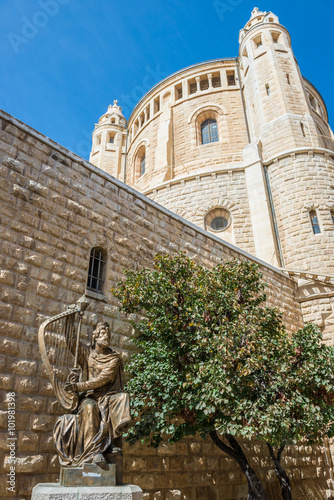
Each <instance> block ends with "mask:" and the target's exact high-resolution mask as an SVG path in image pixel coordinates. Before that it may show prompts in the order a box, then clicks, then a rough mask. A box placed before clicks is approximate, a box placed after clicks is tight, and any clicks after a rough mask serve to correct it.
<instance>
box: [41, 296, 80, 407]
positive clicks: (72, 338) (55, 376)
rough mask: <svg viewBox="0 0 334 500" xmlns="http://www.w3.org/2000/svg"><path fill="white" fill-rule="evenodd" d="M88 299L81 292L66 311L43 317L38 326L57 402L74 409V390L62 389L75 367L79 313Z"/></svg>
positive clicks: (46, 365) (75, 403)
mask: <svg viewBox="0 0 334 500" xmlns="http://www.w3.org/2000/svg"><path fill="white" fill-rule="evenodd" d="M88 304H89V302H88V301H87V300H86V298H85V297H84V296H83V297H81V299H79V300H78V302H77V303H76V304H72V305H70V306H68V307H67V309H66V311H64V312H63V313H60V314H58V315H57V316H54V317H52V318H50V319H47V320H46V321H44V322H43V323H42V324H41V326H40V327H39V330H38V344H39V350H40V353H41V357H42V361H43V364H44V366H45V370H46V374H47V376H48V378H49V380H50V382H51V384H52V388H53V390H54V393H55V395H56V398H57V399H58V401H59V403H60V404H61V406H62V407H63V408H64V409H65V410H66V411H67V412H71V413H73V412H75V410H76V409H77V407H78V403H79V397H78V394H75V393H73V392H70V391H68V390H66V389H65V387H64V385H65V383H66V382H69V381H70V375H71V371H72V370H73V368H78V352H79V342H80V332H81V322H82V316H83V313H84V311H85V309H87V306H88Z"/></svg>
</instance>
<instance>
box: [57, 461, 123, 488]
mask: <svg viewBox="0 0 334 500" xmlns="http://www.w3.org/2000/svg"><path fill="white" fill-rule="evenodd" d="M59 483H60V485H61V486H116V465H115V464H105V465H101V466H100V465H97V464H83V466H82V467H61V468H60V479H59Z"/></svg>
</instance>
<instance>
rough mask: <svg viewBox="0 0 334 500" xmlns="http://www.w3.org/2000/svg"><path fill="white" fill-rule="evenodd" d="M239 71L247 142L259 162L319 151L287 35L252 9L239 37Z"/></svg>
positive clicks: (275, 21)
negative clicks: (281, 155)
mask: <svg viewBox="0 0 334 500" xmlns="http://www.w3.org/2000/svg"><path fill="white" fill-rule="evenodd" d="M239 44H240V47H239V65H240V73H241V84H242V86H243V92H244V99H245V105H246V112H247V119H248V121H249V131H250V137H251V142H252V143H256V144H257V145H259V147H260V149H261V150H262V154H263V157H264V158H271V157H273V156H275V155H277V154H279V153H280V152H282V151H283V150H284V149H292V148H298V147H303V146H312V147H317V146H320V147H321V146H322V145H323V142H322V139H321V137H320V135H321V134H319V131H318V129H317V126H316V123H315V120H314V116H313V114H312V111H313V109H312V104H311V102H312V101H311V100H310V97H309V95H308V93H307V91H306V88H305V81H304V79H303V77H302V75H301V73H300V70H299V67H298V63H297V61H296V59H295V57H294V54H293V51H292V48H291V38H290V34H289V32H288V30H287V29H286V28H285V27H284V26H282V25H281V24H280V23H279V20H278V17H277V16H276V15H275V14H273V13H272V12H261V11H259V9H258V8H257V7H255V8H254V9H253V11H252V15H251V18H250V19H249V21H248V22H247V23H246V25H245V27H244V28H243V29H242V30H240V35H239Z"/></svg>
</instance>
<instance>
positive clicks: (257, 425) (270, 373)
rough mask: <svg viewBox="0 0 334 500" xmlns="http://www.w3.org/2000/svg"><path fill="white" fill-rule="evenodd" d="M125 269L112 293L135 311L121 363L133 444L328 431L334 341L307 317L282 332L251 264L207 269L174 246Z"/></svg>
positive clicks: (287, 438) (314, 435)
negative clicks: (130, 347)
mask: <svg viewBox="0 0 334 500" xmlns="http://www.w3.org/2000/svg"><path fill="white" fill-rule="evenodd" d="M125 274H126V279H125V281H123V282H121V283H119V285H118V288H117V290H114V293H115V295H116V297H117V298H118V299H119V300H120V301H121V303H122V308H123V310H124V312H126V313H129V314H130V313H138V314H139V316H140V318H141V319H140V320H139V321H137V322H135V321H133V325H134V326H135V328H136V331H137V337H136V338H135V344H136V345H137V347H138V349H139V350H138V353H136V354H134V356H133V357H132V360H131V362H130V365H129V366H128V370H129V371H130V373H131V375H132V378H131V380H130V382H129V383H128V385H127V391H128V392H129V393H130V396H131V400H132V411H133V415H134V417H135V424H134V426H133V427H132V428H131V429H130V431H129V435H128V439H129V441H130V443H134V442H135V441H137V440H141V441H143V442H144V441H146V442H149V443H150V444H151V445H152V446H158V445H159V443H160V442H161V440H162V439H163V438H164V439H166V438H167V439H168V440H169V441H170V442H172V443H173V442H176V441H178V440H179V439H181V438H182V437H183V436H189V435H195V434H197V433H199V434H200V435H201V436H202V437H205V436H207V435H209V434H210V433H211V432H212V431H213V430H215V429H216V430H217V429H218V430H219V432H220V434H221V435H229V436H234V437H236V438H237V437H248V438H257V439H261V440H263V441H265V442H267V443H269V444H270V446H271V447H280V446H282V444H284V443H285V442H288V443H296V442H297V441H299V440H300V439H301V438H305V437H306V438H307V439H308V440H309V441H317V440H319V439H322V438H323V437H324V436H326V435H327V436H332V435H333V424H332V422H333V420H334V418H333V417H334V406H333V400H334V394H333V392H332V391H333V382H334V375H333V367H334V354H333V349H332V348H330V347H326V346H325V345H323V344H322V343H321V334H320V333H319V331H318V329H317V328H316V327H315V326H314V325H307V326H306V327H304V328H303V329H301V330H299V331H298V332H296V333H295V334H293V335H291V336H289V335H288V334H287V332H286V330H285V328H284V325H283V322H282V315H281V313H279V312H278V311H277V310H276V309H274V308H271V307H268V306H267V305H266V295H265V293H264V291H265V285H264V283H263V282H262V279H261V274H260V273H259V270H258V267H257V265H255V264H254V263H251V262H240V261H237V260H232V261H225V262H222V263H221V264H219V265H217V266H216V267H214V268H213V269H207V268H205V267H203V266H201V265H199V264H197V263H196V262H195V261H194V260H192V259H190V258H189V257H186V256H185V254H183V253H179V254H176V255H173V256H161V255H157V256H156V258H155V266H154V270H153V271H151V270H148V269H143V270H140V271H137V272H135V271H131V270H127V271H125Z"/></svg>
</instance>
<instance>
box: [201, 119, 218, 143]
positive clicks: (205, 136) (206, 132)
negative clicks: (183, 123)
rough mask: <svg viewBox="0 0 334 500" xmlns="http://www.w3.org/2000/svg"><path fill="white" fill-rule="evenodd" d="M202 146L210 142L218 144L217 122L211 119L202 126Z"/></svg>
mask: <svg viewBox="0 0 334 500" xmlns="http://www.w3.org/2000/svg"><path fill="white" fill-rule="evenodd" d="M201 136H202V144H208V143H209V142H218V140H219V138H218V126H217V121H216V120H213V119H212V118H210V119H209V120H205V122H203V123H202V125H201Z"/></svg>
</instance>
